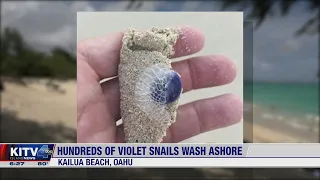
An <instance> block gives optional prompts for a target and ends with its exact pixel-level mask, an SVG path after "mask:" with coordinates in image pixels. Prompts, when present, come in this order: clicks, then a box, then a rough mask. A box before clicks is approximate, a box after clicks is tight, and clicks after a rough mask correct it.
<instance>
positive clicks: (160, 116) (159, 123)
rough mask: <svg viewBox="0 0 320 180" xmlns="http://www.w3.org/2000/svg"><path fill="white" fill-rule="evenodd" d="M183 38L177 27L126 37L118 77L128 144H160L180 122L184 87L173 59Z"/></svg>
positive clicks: (134, 32)
mask: <svg viewBox="0 0 320 180" xmlns="http://www.w3.org/2000/svg"><path fill="white" fill-rule="evenodd" d="M179 35H180V30H179V29H173V28H165V29H160V28H152V29H150V30H147V31H137V30H133V29H130V30H128V31H127V32H126V33H125V34H124V37H123V44H122V49H121V54H120V64H119V69H118V72H119V73H118V74H119V82H120V94H121V96H120V97H121V98H120V99H121V101H120V107H121V117H122V121H123V125H124V133H125V139H126V142H128V143H160V142H161V141H162V139H163V137H164V136H165V135H166V131H167V129H168V128H169V126H170V125H171V124H172V123H174V122H175V120H176V110H177V107H178V100H179V97H180V95H181V92H182V84H181V79H180V75H179V74H178V73H176V72H175V71H173V70H172V67H171V62H170V59H169V57H170V56H171V55H173V53H174V52H173V46H174V44H175V43H176V41H177V39H178V37H179Z"/></svg>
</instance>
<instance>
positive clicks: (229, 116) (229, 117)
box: [117, 94, 243, 143]
mask: <svg viewBox="0 0 320 180" xmlns="http://www.w3.org/2000/svg"><path fill="white" fill-rule="evenodd" d="M242 107H243V103H242V100H241V99H240V98H239V97H237V96H235V95H232V94H226V95H222V96H218V97H215V98H209V99H203V100H199V101H195V102H192V103H189V104H186V105H183V106H181V107H180V108H179V109H178V112H177V120H176V122H175V123H173V124H172V125H171V126H170V128H169V129H168V131H167V135H166V137H164V139H163V142H164V143H178V142H180V141H183V140H185V139H188V138H190V137H193V136H196V135H198V134H201V133H204V132H207V131H210V130H215V129H219V128H223V127H227V126H230V125H233V124H236V123H238V122H239V121H240V120H241V119H242ZM117 136H118V137H117V142H120V143H122V142H124V134H123V126H122V125H120V126H118V127H117Z"/></svg>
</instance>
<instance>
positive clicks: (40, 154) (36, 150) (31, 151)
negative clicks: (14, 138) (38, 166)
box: [10, 145, 53, 161]
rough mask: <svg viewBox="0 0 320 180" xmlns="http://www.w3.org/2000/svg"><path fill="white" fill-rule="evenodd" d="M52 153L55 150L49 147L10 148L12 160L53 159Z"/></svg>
mask: <svg viewBox="0 0 320 180" xmlns="http://www.w3.org/2000/svg"><path fill="white" fill-rule="evenodd" d="M52 153H53V150H52V149H51V148H49V147H48V145H42V146H41V147H36V146H33V147H30V146H28V147H23V146H22V147H10V160H22V161H23V160H39V159H47V158H50V157H51V155H52ZM49 156H50V157H49Z"/></svg>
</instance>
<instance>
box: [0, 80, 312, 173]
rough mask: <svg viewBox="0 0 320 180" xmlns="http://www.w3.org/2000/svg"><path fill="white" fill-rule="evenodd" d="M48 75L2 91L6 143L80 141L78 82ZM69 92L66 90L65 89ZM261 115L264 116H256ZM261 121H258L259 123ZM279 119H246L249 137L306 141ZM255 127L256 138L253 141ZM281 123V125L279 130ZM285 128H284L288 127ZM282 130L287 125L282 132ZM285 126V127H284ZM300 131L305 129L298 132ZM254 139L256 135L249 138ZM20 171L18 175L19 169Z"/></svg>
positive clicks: (214, 170)
mask: <svg viewBox="0 0 320 180" xmlns="http://www.w3.org/2000/svg"><path fill="white" fill-rule="evenodd" d="M47 82H48V80H47V79H40V80H29V82H28V86H23V85H21V84H17V83H13V82H11V81H7V80H5V81H4V86H5V90H4V91H3V92H2V94H1V109H2V111H1V139H2V141H3V142H75V141H76V81H66V82H58V83H57V84H58V85H59V87H60V89H57V88H55V87H56V86H54V85H52V84H51V85H50V84H49V86H50V87H49V88H48V84H47ZM46 84H47V85H46ZM63 91H64V92H63ZM257 115H258V117H259V116H261V117H262V114H261V113H260V114H257ZM255 122H256V121H255ZM279 124H281V121H279V120H268V121H265V122H263V123H262V122H258V121H257V122H256V123H255V124H252V123H251V122H249V121H247V120H245V118H244V128H245V131H244V132H245V134H244V137H245V139H246V141H254V142H284V141H288V142H290V141H291V142H300V141H302V140H304V141H308V140H310V139H308V138H307V139H305V138H304V137H305V136H306V134H305V135H303V133H302V132H303V131H301V132H300V131H296V130H294V129H292V128H288V127H285V126H284V125H282V126H280V125H279ZM252 126H253V127H254V131H253V132H254V137H253V139H252ZM277 127H278V128H277ZM284 127H285V128H284ZM279 128H282V129H281V130H280V129H279ZM284 129H286V130H284ZM297 132H300V133H297ZM250 138H251V139H250ZM1 172H2V173H1V177H2V178H3V179H7V178H8V179H12V178H16V177H29V178H30V179H43V177H46V176H47V174H50V177H52V178H58V179H63V178H65V177H68V178H72V177H76V178H78V179H87V178H101V179H102V178H103V179H105V177H114V178H128V177H130V178H134V179H136V178H141V177H144V178H147V179H150V178H157V179H168V178H174V177H176V178H179V177H180V178H182V177H189V178H190V177H197V178H198V179H212V178H217V177H224V178H228V179H234V178H237V179H245V178H250V177H255V178H257V179H270V178H277V177H278V178H279V177H282V178H288V179H301V178H303V179H312V176H311V173H308V172H306V171H304V170H303V169H281V168H280V169H255V170H252V169H232V168H229V169H220V168H208V169H203V168H202V169H200V168H199V169H138V168H137V169H90V170H87V169H48V170H46V171H43V170H41V169H34V170H33V169H19V170H18V169H15V170H12V169H3V170H2V171H1ZM17 172H18V173H17Z"/></svg>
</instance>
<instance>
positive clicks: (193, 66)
mask: <svg viewBox="0 0 320 180" xmlns="http://www.w3.org/2000/svg"><path fill="white" fill-rule="evenodd" d="M172 66H173V68H174V69H175V70H176V71H177V72H178V73H179V74H180V75H181V79H182V86H183V92H187V91H190V90H192V89H201V88H207V87H213V86H219V85H224V84H228V83H230V82H231V81H233V80H234V78H235V77H236V73H237V72H236V68H235V66H234V63H233V62H232V61H231V60H229V59H227V58H225V57H222V56H202V57H196V58H191V59H187V60H184V61H180V62H176V63H173V64H172ZM101 86H102V89H103V92H104V95H105V96H106V97H107V99H108V101H109V102H111V103H112V104H110V105H109V107H110V108H111V112H112V113H113V117H114V119H115V120H118V119H120V108H119V104H120V102H119V101H120V91H119V81H118V78H114V79H112V80H110V81H107V82H105V83H102V84H101Z"/></svg>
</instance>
